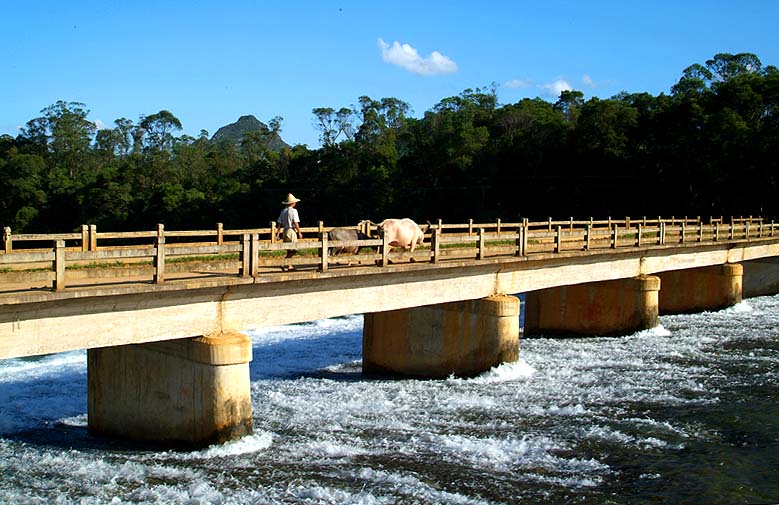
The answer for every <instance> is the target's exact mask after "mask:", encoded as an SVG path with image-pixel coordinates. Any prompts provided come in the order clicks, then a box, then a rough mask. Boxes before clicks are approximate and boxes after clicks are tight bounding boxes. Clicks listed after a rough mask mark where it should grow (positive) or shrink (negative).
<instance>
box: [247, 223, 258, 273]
mask: <svg viewBox="0 0 779 505" xmlns="http://www.w3.org/2000/svg"><path fill="white" fill-rule="evenodd" d="M249 253H251V257H250V258H249V273H251V276H252V277H257V274H259V273H260V234H259V233H252V237H251V246H250V247H249Z"/></svg>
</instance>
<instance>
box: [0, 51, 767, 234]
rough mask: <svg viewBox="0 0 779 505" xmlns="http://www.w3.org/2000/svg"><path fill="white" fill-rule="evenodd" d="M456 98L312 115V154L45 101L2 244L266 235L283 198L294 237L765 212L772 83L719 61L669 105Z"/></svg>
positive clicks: (5, 177) (1, 216) (492, 94)
mask: <svg viewBox="0 0 779 505" xmlns="http://www.w3.org/2000/svg"><path fill="white" fill-rule="evenodd" d="M496 89H497V86H496V85H495V84H492V85H490V86H485V87H484V88H477V89H466V90H464V91H463V92H462V93H460V94H459V95H457V96H452V97H447V98H444V99H442V100H441V101H440V102H439V103H437V104H436V105H435V106H434V107H432V109H430V110H428V111H425V112H424V114H423V115H422V116H421V117H418V118H416V117H411V116H410V115H409V105H408V104H407V103H405V102H403V101H402V100H400V99H397V98H391V97H390V98H378V99H374V98H370V97H367V96H361V97H359V98H358V103H357V104H356V105H352V106H348V107H340V108H338V107H321V108H316V109H314V110H313V111H312V115H313V121H314V123H315V124H316V125H317V127H318V130H319V133H320V140H321V147H319V148H316V149H310V148H308V147H307V146H305V145H296V146H286V145H285V146H284V147H283V148H278V147H277V146H278V139H279V135H280V133H281V131H282V123H283V119H282V118H281V117H276V118H273V119H272V120H271V121H269V127H268V128H267V129H266V130H261V131H253V132H249V133H247V134H246V135H245V136H244V138H243V140H242V141H241V142H238V143H236V142H234V141H232V140H229V139H222V140H219V141H214V140H210V139H209V138H208V132H206V131H202V132H201V134H200V135H199V136H198V137H197V138H194V137H191V136H188V135H178V136H177V133H178V132H179V131H181V130H182V125H181V122H180V121H179V120H178V118H176V116H175V115H174V114H173V113H171V112H170V111H167V110H161V111H159V112H156V113H153V114H150V115H145V116H141V117H140V118H138V120H137V121H133V120H130V119H126V118H119V119H116V120H115V121H114V126H113V127H112V128H103V129H98V128H97V126H96V124H95V123H93V122H92V121H90V120H89V119H88V115H89V110H88V109H87V108H86V107H87V106H86V105H85V104H83V103H79V102H65V101H58V102H57V103H55V104H53V105H50V106H48V107H46V108H44V109H43V110H42V111H41V116H40V117H37V118H34V119H31V120H30V121H28V122H27V123H26V125H25V127H24V128H22V129H21V130H20V132H19V134H18V135H17V136H16V137H13V136H11V135H7V134H5V135H0V187H1V188H2V192H1V193H0V226H9V227H11V229H12V230H13V232H14V233H44V232H67V231H74V230H77V229H80V226H81V225H82V224H95V225H97V227H98V229H100V230H103V231H108V230H111V231H123V230H142V229H144V230H145V229H153V228H154V227H156V225H157V223H163V224H164V225H165V227H166V229H169V230H184V229H206V228H208V229H210V228H213V226H214V224H215V223H217V222H221V223H224V226H225V228H233V229H236V228H250V227H264V226H268V223H269V222H270V221H273V220H275V218H276V217H277V216H278V212H279V210H280V209H281V201H282V200H283V198H284V196H285V195H286V194H287V193H289V192H292V193H294V194H295V195H296V196H297V197H298V198H301V199H302V202H301V203H300V204H299V207H298V208H299V210H300V214H301V218H302V220H303V225H304V226H314V225H315V224H316V222H317V221H319V220H321V221H324V223H325V224H326V225H349V224H354V223H356V222H357V221H358V220H360V219H372V220H373V221H380V220H381V219H383V218H386V217H411V218H413V219H415V220H417V221H419V222H425V221H427V220H429V221H434V220H437V219H443V220H444V221H447V222H465V221H467V220H468V219H469V218H473V219H474V220H477V221H480V222H485V221H493V220H495V219H498V218H500V219H501V220H503V221H504V222H505V221H511V222H515V221H518V220H520V219H522V218H525V217H527V218H530V219H531V220H533V219H546V218H547V217H548V216H551V217H554V218H555V219H567V218H568V217H573V218H575V219H586V218H588V217H595V218H596V219H599V218H606V217H608V216H613V217H624V216H635V217H641V216H654V217H656V216H663V217H670V216H672V215H674V216H701V217H703V218H704V219H708V218H709V217H710V216H731V215H736V216H738V215H744V216H746V215H755V216H758V215H760V216H763V217H765V218H767V219H774V218H776V217H777V216H778V215H779V208H778V206H779V198H777V196H779V193H777V175H778V174H779V172H778V171H777V169H778V168H779V167H778V166H777V160H779V156H778V155H779V70H777V68H776V67H775V66H772V65H763V63H762V62H761V61H760V59H759V58H758V57H757V56H756V55H754V54H751V53H739V54H729V53H720V54H716V55H715V56H714V57H712V58H711V59H710V60H707V61H706V62H705V63H702V64H701V63H695V64H692V65H690V66H689V67H687V68H685V69H684V70H683V71H682V72H681V77H680V78H679V80H678V82H676V84H674V85H673V86H672V88H671V89H670V92H669V93H668V94H666V93H660V94H659V95H657V96H653V95H652V94H649V93H646V92H637V93H628V92H622V93H620V94H618V95H616V96H613V97H611V98H608V99H602V98H595V97H593V98H590V99H587V100H585V99H584V94H583V93H582V92H580V91H576V90H570V91H563V92H562V93H561V94H560V96H559V98H558V99H557V100H556V101H555V102H553V103H552V102H549V101H545V100H543V99H541V98H532V99H531V98H526V99H522V100H520V101H518V102H516V103H511V104H499V103H498V100H497V94H496Z"/></svg>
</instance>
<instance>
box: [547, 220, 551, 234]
mask: <svg viewBox="0 0 779 505" xmlns="http://www.w3.org/2000/svg"><path fill="white" fill-rule="evenodd" d="M547 223H549V224H548V228H549V229H548V230H547V231H552V217H551V216H550V217H549V218H548V219H547Z"/></svg>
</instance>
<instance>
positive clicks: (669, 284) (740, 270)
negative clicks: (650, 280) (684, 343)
mask: <svg viewBox="0 0 779 505" xmlns="http://www.w3.org/2000/svg"><path fill="white" fill-rule="evenodd" d="M743 274H744V267H743V266H741V264H738V263H727V264H724V265H717V266H711V267H703V268H691V269H686V270H671V271H668V272H660V273H658V274H657V275H658V277H660V282H661V283H662V286H663V288H662V290H661V291H660V313H661V314H681V313H692V312H702V311H706V310H719V309H724V308H725V307H730V306H732V305H735V304H737V303H739V302H740V301H741V299H742V285H743Z"/></svg>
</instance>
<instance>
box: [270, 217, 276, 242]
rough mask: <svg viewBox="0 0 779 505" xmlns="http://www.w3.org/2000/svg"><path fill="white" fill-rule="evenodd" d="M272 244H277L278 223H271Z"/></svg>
mask: <svg viewBox="0 0 779 505" xmlns="http://www.w3.org/2000/svg"><path fill="white" fill-rule="evenodd" d="M270 242H271V244H273V243H275V242H276V221H271V222H270Z"/></svg>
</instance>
